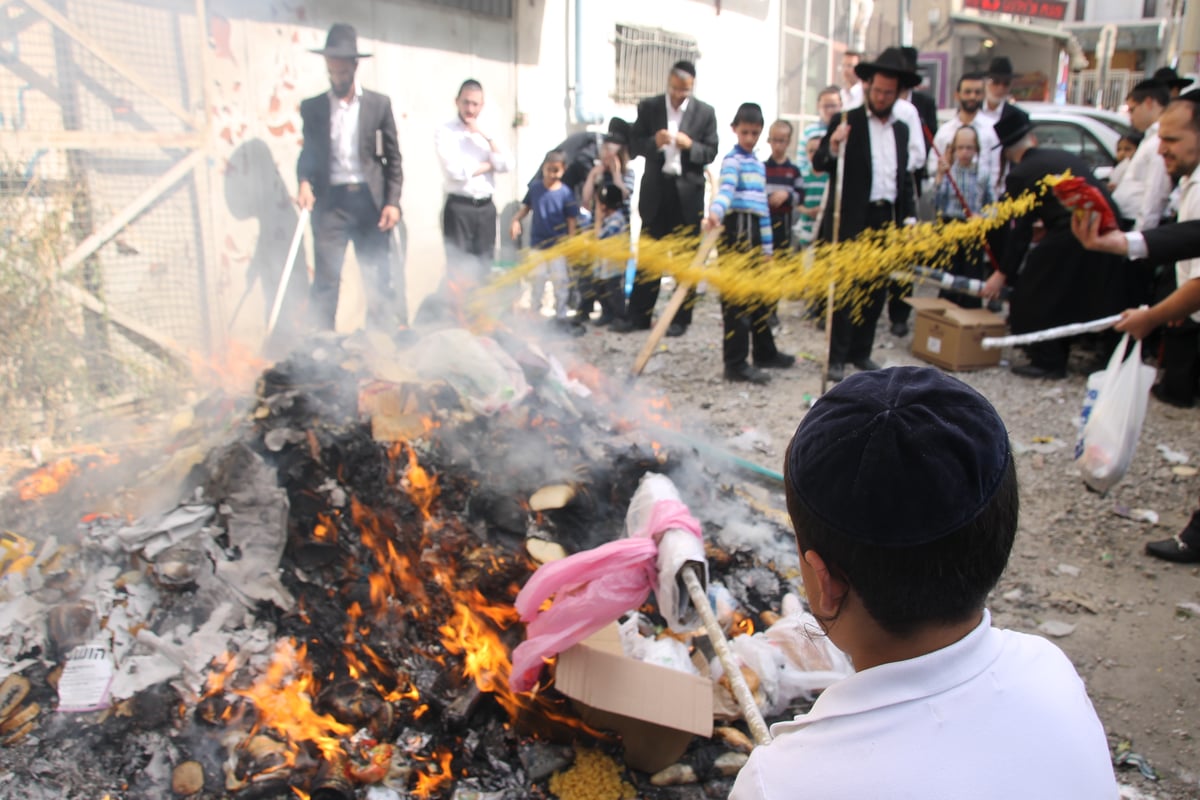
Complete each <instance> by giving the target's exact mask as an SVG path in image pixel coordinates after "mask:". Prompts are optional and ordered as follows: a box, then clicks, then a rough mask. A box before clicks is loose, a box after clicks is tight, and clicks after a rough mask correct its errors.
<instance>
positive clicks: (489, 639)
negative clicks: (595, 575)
mask: <svg viewBox="0 0 1200 800" xmlns="http://www.w3.org/2000/svg"><path fill="white" fill-rule="evenodd" d="M661 403H662V399H661V398H656V399H650V400H645V399H642V400H639V399H637V398H636V397H634V398H631V397H630V396H629V392H628V391H627V390H626V388H625V387H619V386H611V385H609V384H608V382H607V381H606V380H605V379H603V378H602V377H601V376H599V375H598V374H597V373H596V371H595V370H594V369H592V368H590V367H588V366H586V365H580V366H578V367H575V368H573V369H567V368H565V367H564V366H563V364H562V363H561V362H560V361H559V360H557V359H556V358H554V357H553V356H549V355H547V354H546V353H545V352H543V351H542V350H540V349H539V348H538V347H537V346H534V345H531V344H529V343H527V342H525V341H523V340H522V339H520V338H518V337H517V336H514V335H512V334H510V333H506V332H505V331H499V330H498V331H493V332H492V333H491V335H490V336H477V335H474V334H472V333H470V332H468V331H465V330H458V329H450V330H442V331H437V332H432V333H429V334H426V335H423V336H420V337H417V336H416V335H414V336H413V338H412V339H411V340H410V341H408V342H406V343H405V346H397V345H395V344H394V343H393V342H391V340H389V339H387V338H385V337H382V336H374V335H370V334H360V335H356V336H353V337H350V338H335V337H325V338H320V339H317V340H315V341H313V342H310V343H308V344H307V345H306V346H305V348H304V349H302V350H300V351H298V352H297V353H295V354H293V355H292V356H291V357H290V358H288V359H287V360H285V361H282V362H280V363H278V364H275V365H274V366H271V367H269V368H267V369H266V370H265V371H264V372H263V373H262V375H261V377H260V379H259V381H258V386H257V393H256V397H255V398H254V400H253V401H252V403H251V404H249V405H246V404H242V405H241V406H240V407H238V409H237V413H238V415H239V416H240V421H239V422H238V424H236V425H235V426H233V427H232V428H231V430H230V431H229V432H228V433H227V434H226V435H225V437H224V441H222V442H221V443H220V444H219V445H218V446H215V447H213V448H212V449H211V450H209V451H208V452H207V455H206V456H205V458H204V459H203V460H202V461H201V462H200V463H197V464H195V465H194V466H193V467H192V469H191V470H190V471H189V472H188V473H187V477H186V479H185V480H184V483H183V486H182V487H181V488H180V489H179V490H178V491H174V487H166V488H167V490H169V491H171V493H172V494H173V496H174V498H175V500H178V499H179V498H182V501H181V502H178V504H177V505H174V506H173V507H169V508H166V509H165V510H159V511H158V512H157V513H153V514H144V515H143V516H141V517H140V518H138V519H136V520H130V519H128V518H124V517H121V516H119V515H106V514H88V515H86V516H84V517H83V518H82V519H81V520H80V521H78V522H77V524H76V527H77V531H72V530H62V529H55V530H34V529H33V528H34V527H36V526H37V524H38V523H37V522H36V520H38V519H39V518H41V519H51V518H52V517H51V516H50V515H48V514H42V515H40V517H39V514H38V513H36V509H35V505H36V508H52V507H53V505H54V503H55V497H56V494H55V493H54V489H56V488H58V487H57V484H56V486H55V487H50V486H49V484H48V483H45V482H44V481H43V483H42V485H43V488H44V489H45V491H41V492H39V493H37V494H20V495H16V494H13V495H11V496H9V497H7V498H5V501H4V502H5V505H6V506H7V508H6V512H5V513H6V516H11V518H12V519H17V520H20V524H21V525H22V526H25V529H24V530H19V529H14V530H9V531H6V532H5V534H4V539H3V540H0V545H3V548H2V549H0V745H2V746H0V767H2V768H3V769H0V797H14V798H15V797H21V798H26V799H28V798H42V797H45V798H51V797H53V798H76V797H78V798H85V797H86V798H89V800H94V798H111V800H117V799H118V798H121V799H124V798H163V797H169V796H179V797H202V798H218V797H229V798H238V800H242V799H243V798H295V797H300V798H313V800H348V799H349V798H363V797H367V798H372V800H387V798H399V797H426V798H457V800H469V799H473V798H479V799H482V798H491V799H492V800H500V799H501V798H526V797H550V796H558V797H563V798H570V797H576V796H612V797H614V798H617V797H622V796H635V795H636V796H638V797H662V798H671V797H692V796H695V792H696V791H697V787H696V786H695V784H696V783H705V784H707V785H708V786H709V787H714V788H713V790H714V791H718V792H720V791H721V790H722V787H723V788H724V789H726V790H727V788H728V786H729V784H730V783H731V781H732V776H733V775H735V774H736V772H737V769H738V768H739V767H740V765H741V764H742V763H743V762H744V760H745V756H744V753H745V752H746V751H748V750H749V748H750V747H752V746H753V745H752V741H751V739H750V737H748V736H747V734H746V733H745V725H744V723H742V722H741V721H739V718H740V716H741V714H740V712H739V709H738V705H737V702H736V700H735V698H734V696H733V695H731V694H730V692H731V689H730V685H731V684H733V683H735V682H736V681H733V680H730V679H729V677H728V676H727V677H725V678H722V677H721V675H720V672H721V668H720V666H719V664H718V660H717V659H716V658H714V653H713V645H714V644H715V643H714V642H713V641H711V638H712V637H711V636H709V637H706V636H705V634H704V630H703V629H699V630H694V631H693V630H687V631H667V630H665V624H664V615H663V614H661V613H659V609H658V608H657V607H656V606H655V605H653V604H650V603H647V604H645V605H643V606H642V607H641V608H640V609H638V610H636V611H635V612H634V613H632V614H631V615H629V616H628V617H627V618H626V620H625V622H624V624H622V625H621V628H620V629H619V631H618V630H617V629H616V627H615V626H613V628H612V629H605V630H604V631H602V632H601V634H598V635H597V636H595V637H592V638H590V639H588V640H587V641H586V642H582V643H580V644H579V645H577V646H575V647H573V648H571V649H570V650H569V651H568V652H565V653H564V654H563V655H562V656H560V657H559V658H558V659H557V664H554V665H548V668H547V669H546V670H543V671H542V675H541V676H540V679H539V681H538V683H537V684H536V686H535V688H534V691H532V692H516V691H513V689H512V688H511V687H510V685H509V679H510V671H511V653H512V651H513V649H514V647H515V646H516V645H518V644H519V643H520V642H521V640H522V637H523V625H522V624H521V622H520V620H519V617H518V613H517V611H516V609H515V608H514V600H515V598H516V597H517V594H518V592H519V591H520V590H521V588H522V586H524V585H525V584H526V583H527V582H528V580H529V578H530V576H531V575H532V574H533V573H534V571H535V569H536V568H537V566H538V564H539V563H541V562H545V561H552V560H554V559H558V558H561V557H563V556H567V555H569V554H573V553H580V552H583V551H588V550H592V549H593V548H597V547H598V546H600V545H603V544H605V543H607V542H612V541H613V540H616V539H620V538H621V537H622V535H623V530H624V528H625V523H626V513H627V509H628V508H629V505H630V500H631V498H633V497H634V496H635V494H636V493H637V492H638V490H639V486H640V485H641V483H642V482H643V479H644V478H645V476H646V475H647V474H649V473H656V474H662V475H667V476H670V477H671V478H674V480H675V482H676V483H677V484H678V485H679V486H680V487H681V491H680V494H681V495H682V496H683V497H685V498H686V499H687V501H688V503H689V505H690V507H691V508H692V509H693V513H694V514H695V515H696V516H697V517H698V518H699V519H700V521H701V522H702V523H703V526H704V536H705V553H704V556H705V558H706V560H707V562H708V570H709V580H710V582H709V584H708V586H707V587H706V589H707V596H708V598H709V599H710V600H711V603H712V607H713V608H715V609H716V612H717V613H716V616H717V617H718V618H719V620H720V622H721V624H722V625H723V626H724V629H725V630H724V633H725V634H726V635H730V636H733V637H734V638H733V643H732V644H733V648H732V649H733V652H735V653H736V654H737V656H738V658H739V659H740V662H741V664H742V667H741V670H740V671H741V673H742V677H744V678H745V679H746V682H747V683H748V684H750V688H751V690H752V691H753V692H754V699H755V701H757V703H758V706H759V707H760V708H761V709H762V710H763V711H764V712H765V713H767V715H768V716H771V717H773V718H780V717H787V716H790V715H791V714H792V713H794V711H795V710H797V709H800V708H803V707H804V705H805V703H806V702H807V701H809V700H811V692H812V691H813V690H814V689H819V688H821V687H822V686H823V685H826V684H827V682H828V681H829V680H832V679H834V678H835V677H836V676H837V675H838V674H840V673H842V672H844V671H845V670H846V669H847V666H846V664H845V663H844V660H841V659H840V654H838V653H836V651H832V649H831V648H829V647H827V646H826V643H824V642H822V641H821V640H819V639H818V640H816V641H810V640H809V639H807V638H805V637H804V636H803V635H797V634H802V630H801V629H802V628H803V621H802V620H803V617H802V611H801V609H800V607H799V606H800V604H799V601H798V599H797V598H796V597H795V595H794V594H792V592H793V591H794V589H795V587H794V582H793V580H792V579H791V577H790V575H791V574H792V570H791V569H790V568H789V567H788V566H787V565H785V564H784V563H783V562H782V561H777V560H775V559H777V558H782V557H785V555H786V554H787V553H788V552H789V551H790V544H789V543H790V534H789V532H788V531H787V530H786V529H785V528H784V527H783V526H782V525H781V524H780V522H779V519H778V517H770V516H768V515H767V514H765V513H764V512H763V510H761V509H760V508H756V507H755V504H754V503H753V502H752V501H751V500H750V499H749V498H748V496H747V495H746V494H745V493H743V492H740V491H739V490H738V489H737V488H736V483H737V481H736V478H735V476H730V475H727V474H723V473H722V472H721V471H720V469H719V467H720V466H721V465H719V464H716V465H713V464H705V463H702V462H701V460H700V459H699V458H698V457H697V454H696V452H695V451H694V450H692V449H689V448H687V447H686V446H682V445H678V444H677V443H678V442H679V438H678V437H676V438H674V439H672V441H673V442H676V444H672V445H671V446H664V445H663V444H660V443H659V442H658V441H656V440H655V439H654V438H652V435H651V434H650V433H649V432H648V431H650V430H652V429H653V427H654V426H657V425H662V424H664V420H662V419H661V418H657V419H655V417H659V415H660V414H661ZM224 407H226V408H233V407H234V406H233V405H231V404H229V403H225V404H224ZM102 467H103V464H102V465H101V468H102ZM60 472H61V473H62V474H60V475H59V476H58V477H56V478H55V480H56V481H57V480H62V481H64V482H65V481H69V480H70V474H69V470H68V471H60ZM52 477H53V476H52ZM24 485H32V484H29V483H28V482H27V483H26V484H24ZM20 504H24V505H21V506H20V509H21V510H20V513H19V514H16V513H11V512H12V509H14V508H17V507H18V505H20ZM31 504H34V505H31ZM10 526H11V523H10ZM10 526H6V527H10ZM768 628H770V631H767V632H766V633H764V632H763V631H764V630H765V629H768ZM756 630H758V631H759V632H758V633H755V631H756ZM771 632H774V636H771V635H770V634H771ZM751 634H753V635H751ZM622 641H623V642H624V649H625V650H628V649H630V648H631V647H632V648H633V649H638V648H639V647H640V648H641V649H644V650H650V651H653V650H655V649H656V648H657V644H658V643H659V642H664V641H665V642H669V643H672V644H673V645H675V646H676V647H677V648H679V649H677V650H673V651H672V652H673V653H675V654H676V655H674V656H672V657H674V658H680V657H679V656H678V653H680V652H682V654H683V655H682V657H681V659H682V660H683V661H686V662H687V663H686V664H682V665H675V666H677V667H679V668H681V669H684V670H686V671H685V672H674V673H667V672H666V671H665V670H663V669H662V668H661V667H659V666H654V665H653V664H645V663H644V662H635V661H634V660H633V659H631V658H629V657H628V656H627V655H626V654H625V653H624V652H622V644H621V642H622ZM680 642H683V643H685V644H680ZM722 644H724V642H722ZM650 660H651V661H654V660H655V658H654V656H653V655H652V656H651V657H650ZM660 660H661V659H660ZM551 661H554V659H551ZM628 669H633V670H639V669H651V670H657V672H652V673H646V672H637V671H634V672H625V671H623V670H628ZM664 674H665V677H664ZM656 687H657V688H656ZM647 691H651V692H659V695H658V696H657V698H651V699H650V700H647V699H646V692H647ZM697 709H700V711H699V713H698V712H697ZM714 718H715V719H716V720H717V721H718V722H717V728H716V729H715V731H714V730H713V724H714V722H713V720H714ZM614 731H618V732H619V735H618V734H617V733H614ZM581 784H592V785H593V786H592V788H593V789H594V788H595V786H598V785H601V784H603V785H605V786H608V787H609V789H607V790H604V791H602V792H601V793H600V794H589V792H591V789H586V790H581V789H580V788H578V787H580V785H581ZM605 792H608V793H609V794H608V795H606V794H605Z"/></svg>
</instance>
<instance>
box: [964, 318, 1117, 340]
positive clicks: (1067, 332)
mask: <svg viewBox="0 0 1200 800" xmlns="http://www.w3.org/2000/svg"><path fill="white" fill-rule="evenodd" d="M1120 321H1121V315H1120V314H1113V315H1112V316H1111V317H1104V318H1103V319H1094V320H1092V321H1091V322H1073V323H1071V324H1070V325H1059V326H1058V327H1057V328H1047V329H1046V330H1044V331H1033V332H1032V333H1018V334H1015V335H1013V336H985V337H983V342H982V345H983V346H984V347H985V348H997V347H1008V346H1010V345H1018V344H1033V343H1034V342H1048V341H1050V340H1051V339H1065V338H1067V337H1068V336H1076V335H1078V334H1081V333H1094V332H1095V331H1102V330H1106V329H1108V328H1111V327H1112V326H1113V325H1116V324H1117V323H1118V322H1120Z"/></svg>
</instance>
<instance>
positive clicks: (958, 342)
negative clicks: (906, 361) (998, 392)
mask: <svg viewBox="0 0 1200 800" xmlns="http://www.w3.org/2000/svg"><path fill="white" fill-rule="evenodd" d="M904 302H906V303H908V304H909V305H910V306H912V307H913V309H914V310H915V311H916V312H917V320H916V324H915V325H914V326H913V344H912V354H913V355H914V356H916V357H917V358H919V359H921V360H923V361H928V362H929V363H930V364H934V365H936V366H939V367H942V368H943V369H948V370H966V369H982V368H984V367H994V366H996V365H997V364H999V363H1000V349H999V348H992V349H984V347H983V339H984V337H986V336H1003V335H1004V334H1005V333H1006V326H1005V323H1004V318H1003V317H1001V316H999V315H998V314H994V313H992V312H991V311H988V310H987V309H984V308H962V307H960V306H957V305H955V304H954V303H951V302H950V301H949V300H943V299H942V298H940V297H908V298H905V300H904Z"/></svg>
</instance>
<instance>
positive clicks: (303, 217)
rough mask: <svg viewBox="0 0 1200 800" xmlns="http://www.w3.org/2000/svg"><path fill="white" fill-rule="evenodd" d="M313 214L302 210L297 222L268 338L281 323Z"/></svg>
mask: <svg viewBox="0 0 1200 800" xmlns="http://www.w3.org/2000/svg"><path fill="white" fill-rule="evenodd" d="M311 213H312V212H311V211H309V210H308V209H307V208H304V209H301V210H300V219H298V220H296V232H295V233H294V234H292V246H291V247H289V248H288V256H287V263H286V264H284V265H283V275H282V276H280V278H279V288H277V289H276V290H275V302H274V303H272V304H271V316H270V317H268V318H267V336H270V335H271V331H273V330H275V323H276V322H278V321H279V312H280V311H281V310H282V309H283V296H284V294H286V293H287V286H288V283H289V282H290V281H291V280H292V270H293V269H295V266H296V254H297V253H298V252H300V242H301V241H302V240H303V239H304V226H305V225H307V224H308V217H309V215H310V214H311Z"/></svg>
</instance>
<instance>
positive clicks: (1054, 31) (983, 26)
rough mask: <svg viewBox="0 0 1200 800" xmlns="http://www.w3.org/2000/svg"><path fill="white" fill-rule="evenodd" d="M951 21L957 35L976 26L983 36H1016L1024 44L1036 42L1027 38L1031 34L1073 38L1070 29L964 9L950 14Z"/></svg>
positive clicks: (1064, 38)
mask: <svg viewBox="0 0 1200 800" xmlns="http://www.w3.org/2000/svg"><path fill="white" fill-rule="evenodd" d="M950 22H951V24H952V25H953V26H954V32H955V34H956V35H960V34H962V33H967V34H970V33H972V31H971V30H970V28H969V27H968V26H975V27H976V28H978V31H977V33H978V35H979V36H980V37H981V38H983V37H989V38H992V39H1000V38H1004V39H1012V38H1016V39H1017V40H1018V41H1019V42H1021V43H1023V44H1033V43H1034V42H1033V41H1031V40H1027V39H1026V37H1030V36H1048V37H1050V38H1051V39H1057V40H1059V41H1063V42H1065V41H1067V40H1069V39H1070V38H1071V34H1070V32H1069V31H1064V30H1060V29H1058V28H1051V27H1049V26H1046V25H1037V24H1033V23H1031V24H1024V25H1019V24H1017V23H1015V22H1009V21H1008V20H1004V19H998V18H994V17H984V16H979V15H976V14H968V13H966V12H962V11H955V12H953V13H952V14H950Z"/></svg>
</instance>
